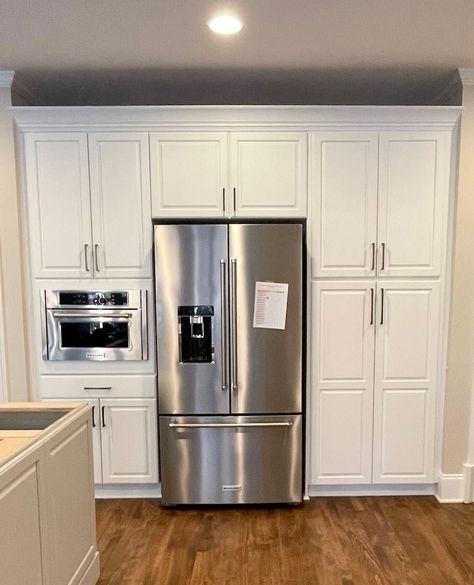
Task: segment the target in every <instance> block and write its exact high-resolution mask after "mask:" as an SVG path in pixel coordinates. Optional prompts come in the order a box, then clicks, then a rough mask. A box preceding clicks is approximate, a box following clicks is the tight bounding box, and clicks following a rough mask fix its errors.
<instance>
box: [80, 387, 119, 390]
mask: <svg viewBox="0 0 474 585" xmlns="http://www.w3.org/2000/svg"><path fill="white" fill-rule="evenodd" d="M84 390H112V386H84Z"/></svg>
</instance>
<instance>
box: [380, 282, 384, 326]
mask: <svg viewBox="0 0 474 585" xmlns="http://www.w3.org/2000/svg"><path fill="white" fill-rule="evenodd" d="M380 294H381V304H380V325H383V304H384V294H383V288H381V289H380Z"/></svg>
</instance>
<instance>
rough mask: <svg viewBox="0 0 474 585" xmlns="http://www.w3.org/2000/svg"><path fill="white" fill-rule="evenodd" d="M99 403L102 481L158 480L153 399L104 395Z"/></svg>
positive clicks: (148, 481) (142, 481)
mask: <svg viewBox="0 0 474 585" xmlns="http://www.w3.org/2000/svg"><path fill="white" fill-rule="evenodd" d="M100 407H101V414H102V409H104V411H103V418H102V471H103V479H104V483H154V482H157V481H158V438H157V419H156V401H155V400H145V399H143V400H139V399H136V400H126V399H123V400H122V399H116V400H112V399H104V400H101V401H100ZM104 423H105V424H104Z"/></svg>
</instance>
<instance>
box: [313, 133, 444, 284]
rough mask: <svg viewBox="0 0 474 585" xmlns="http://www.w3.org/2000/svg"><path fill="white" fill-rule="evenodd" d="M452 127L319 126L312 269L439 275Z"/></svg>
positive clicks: (318, 272) (317, 273)
mask: <svg viewBox="0 0 474 585" xmlns="http://www.w3.org/2000/svg"><path fill="white" fill-rule="evenodd" d="M450 140H451V135H450V133H447V132H427V131H421V130H419V131H410V132H408V131H406V132H401V131H395V130H394V131H385V132H380V133H377V132H363V133H360V132H336V131H333V132H323V133H314V134H313V159H312V173H313V175H312V176H313V204H312V217H313V242H314V243H313V248H314V254H313V266H312V273H313V276H314V277H366V276H374V275H377V276H379V277H385V276H394V277H410V276H414V277H420V276H439V275H440V271H441V262H442V255H443V253H444V250H445V242H446V233H447V214H448V203H449V167H450Z"/></svg>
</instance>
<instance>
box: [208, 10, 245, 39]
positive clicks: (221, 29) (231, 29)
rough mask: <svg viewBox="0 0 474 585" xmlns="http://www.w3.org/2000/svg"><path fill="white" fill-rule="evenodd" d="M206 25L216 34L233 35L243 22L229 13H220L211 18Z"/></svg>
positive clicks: (240, 28) (239, 29) (238, 30)
mask: <svg viewBox="0 0 474 585" xmlns="http://www.w3.org/2000/svg"><path fill="white" fill-rule="evenodd" d="M207 26H208V27H209V28H210V29H211V30H212V32H215V33H217V34H218V35H235V34H236V33H238V32H240V31H241V30H242V27H243V23H242V21H241V20H239V19H238V18H237V17H236V16H232V15H231V14H220V15H219V16H215V17H214V18H212V19H211V20H210V21H209V22H208V23H207Z"/></svg>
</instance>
